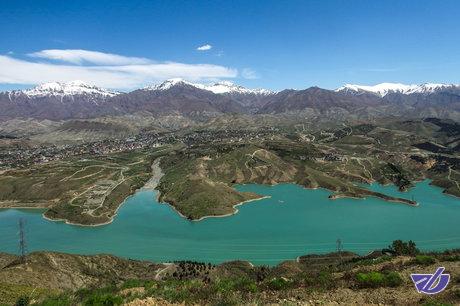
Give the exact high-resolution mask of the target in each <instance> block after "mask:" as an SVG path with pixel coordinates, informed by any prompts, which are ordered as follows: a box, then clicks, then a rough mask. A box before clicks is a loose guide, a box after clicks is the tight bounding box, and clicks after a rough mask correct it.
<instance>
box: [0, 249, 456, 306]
mask: <svg viewBox="0 0 460 306" xmlns="http://www.w3.org/2000/svg"><path fill="white" fill-rule="evenodd" d="M396 251H397V252H402V253H404V254H401V255H398V256H395V255H397V254H398V253H394V255H393V256H389V255H385V254H384V253H382V252H381V251H376V252H373V253H372V254H369V255H368V256H358V255H356V254H353V253H350V252H343V251H342V252H340V253H330V254H323V255H308V256H301V257H299V258H297V259H296V260H289V261H285V262H283V263H281V264H279V265H277V266H274V267H268V266H254V265H252V264H251V263H249V262H245V261H234V262H227V263H223V264H220V265H217V266H215V265H211V264H206V263H199V262H190V261H187V262H176V263H171V264H154V263H150V262H141V261H134V260H128V259H121V258H117V257H113V256H109V255H94V256H81V255H70V254H61V253H51V252H37V253H32V254H30V255H28V256H27V258H26V261H25V262H21V261H20V260H19V258H18V257H16V256H13V255H8V254H0V305H11V304H14V303H15V301H22V302H24V301H29V302H30V304H32V305H61V306H65V305H120V304H124V305H173V304H179V303H184V302H185V303H186V304H195V305H196V304H199V305H216V304H232V305H233V304H239V305H241V304H248V303H256V304H272V305H280V304H290V305H352V304H354V305H458V304H459V303H460V252H459V251H458V250H457V251H449V252H444V253H432V254H418V253H417V252H416V250H414V252H413V253H412V252H408V251H410V250H405V249H402V250H398V249H394V251H392V252H396ZM406 253H407V254H406ZM439 266H443V267H445V268H446V270H445V271H446V273H450V275H451V279H450V284H449V285H448V287H447V288H446V290H445V291H443V292H442V293H440V294H438V295H434V296H428V295H422V294H420V293H418V292H417V291H416V289H415V287H414V284H413V283H412V281H411V280H410V274H411V273H432V272H434V271H435V270H436V268H437V267H439ZM20 305H27V304H26V303H24V304H20Z"/></svg>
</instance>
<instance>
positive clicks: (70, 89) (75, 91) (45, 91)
mask: <svg viewBox="0 0 460 306" xmlns="http://www.w3.org/2000/svg"><path fill="white" fill-rule="evenodd" d="M12 93H13V94H25V95H27V96H28V97H45V96H60V97H63V96H73V95H98V96H104V97H113V96H115V95H117V94H118V92H112V91H108V90H106V89H104V88H100V87H97V86H94V85H90V84H87V83H85V82H82V81H71V82H67V83H63V82H50V83H43V84H40V85H38V86H36V87H34V88H31V89H26V90H15V91H13V92H12Z"/></svg>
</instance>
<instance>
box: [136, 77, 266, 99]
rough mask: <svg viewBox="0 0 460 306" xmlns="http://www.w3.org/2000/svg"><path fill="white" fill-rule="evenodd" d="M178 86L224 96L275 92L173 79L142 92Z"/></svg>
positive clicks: (223, 82) (225, 84) (227, 84)
mask: <svg viewBox="0 0 460 306" xmlns="http://www.w3.org/2000/svg"><path fill="white" fill-rule="evenodd" d="M179 84H186V85H189V86H193V87H196V88H199V89H203V90H208V91H211V92H213V93H215V94H225V93H241V94H256V95H271V94H274V93H275V92H273V91H270V90H268V89H248V88H245V87H243V86H240V85H236V84H234V83H232V82H230V81H220V82H217V83H214V84H210V85H204V84H198V83H191V82H188V81H185V80H183V79H179V78H175V79H169V80H166V81H164V82H162V83H160V84H156V85H152V86H147V87H145V88H143V89H144V90H168V89H170V88H171V87H173V86H176V85H179Z"/></svg>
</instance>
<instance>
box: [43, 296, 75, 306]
mask: <svg viewBox="0 0 460 306" xmlns="http://www.w3.org/2000/svg"><path fill="white" fill-rule="evenodd" d="M39 305H40V306H71V305H73V303H72V301H71V300H70V298H69V297H68V296H66V295H60V296H53V297H49V298H46V299H45V300H43V301H42V302H41V303H40V304H39Z"/></svg>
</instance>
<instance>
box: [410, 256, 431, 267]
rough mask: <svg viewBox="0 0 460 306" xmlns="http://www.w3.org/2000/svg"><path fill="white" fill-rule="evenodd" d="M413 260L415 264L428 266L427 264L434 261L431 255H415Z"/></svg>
mask: <svg viewBox="0 0 460 306" xmlns="http://www.w3.org/2000/svg"><path fill="white" fill-rule="evenodd" d="M415 262H416V263H417V264H419V265H424V266H428V265H432V264H434V263H435V262H436V260H435V259H434V257H432V256H428V255H417V256H415Z"/></svg>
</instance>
